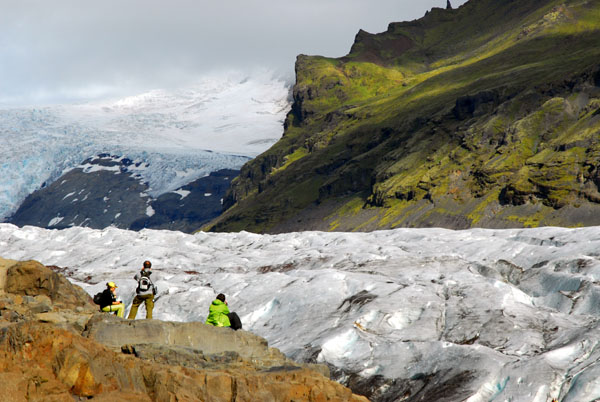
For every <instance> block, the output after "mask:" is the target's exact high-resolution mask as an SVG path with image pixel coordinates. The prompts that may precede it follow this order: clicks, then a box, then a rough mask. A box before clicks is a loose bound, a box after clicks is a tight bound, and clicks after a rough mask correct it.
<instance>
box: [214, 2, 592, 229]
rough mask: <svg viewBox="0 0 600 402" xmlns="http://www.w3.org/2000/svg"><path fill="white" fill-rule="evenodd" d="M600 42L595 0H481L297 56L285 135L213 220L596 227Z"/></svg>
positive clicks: (222, 224) (284, 224)
mask: <svg viewBox="0 0 600 402" xmlns="http://www.w3.org/2000/svg"><path fill="white" fill-rule="evenodd" d="M598 44H600V1H598V0H593V1H592V0H588V1H585V0H581V1H570V2H564V1H562V2H561V1H552V0H545V1H542V0H518V1H516V0H515V1H496V0H470V1H469V2H467V3H466V4H465V5H463V6H462V7H460V8H459V9H457V10H442V9H434V10H432V11H431V12H429V13H428V14H427V15H426V16H425V17H424V18H422V19H419V20H416V21H411V22H404V23H392V24H390V26H389V28H388V31H386V32H384V33H381V34H377V35H371V34H368V33H366V32H364V31H361V32H359V33H358V34H357V36H356V40H355V43H354V45H353V47H352V50H351V52H350V54H349V55H347V56H345V57H342V58H340V59H331V58H325V57H318V56H299V57H298V59H297V62H296V85H295V86H294V104H293V107H292V111H291V112H290V113H289V114H288V116H287V120H286V123H285V131H284V135H283V137H282V139H281V140H280V141H279V142H278V143H277V144H275V145H274V146H273V147H272V148H271V149H269V150H268V151H267V152H265V153H263V154H262V155H260V156H259V157H257V158H256V159H255V160H253V161H251V162H250V163H248V164H247V165H245V166H244V167H243V168H242V172H241V174H240V177H239V178H238V179H237V180H236V181H235V182H234V183H233V187H232V190H231V192H230V193H229V195H228V197H227V199H226V200H225V205H226V206H227V207H228V210H227V211H226V212H225V213H224V214H223V215H222V216H221V217H220V218H219V219H217V220H216V221H214V222H213V223H212V224H211V225H209V226H207V227H206V228H205V229H208V230H217V231H237V230H249V231H255V232H277V231H285V230H305V229H320V230H375V229H381V228H392V227H415V226H419V227H426V226H442V227H450V228H467V227H521V226H538V225H562V226H581V225H592V224H600V193H599V192H598V188H599V186H600V169H599V165H600V46H598Z"/></svg>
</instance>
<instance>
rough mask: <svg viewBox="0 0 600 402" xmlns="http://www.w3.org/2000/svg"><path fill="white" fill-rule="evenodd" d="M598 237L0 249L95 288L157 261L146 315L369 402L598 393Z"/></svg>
mask: <svg viewBox="0 0 600 402" xmlns="http://www.w3.org/2000/svg"><path fill="white" fill-rule="evenodd" d="M599 249H600V228H599V227H588V228H582V229H563V228H551V227H547V228H539V229H519V230H517V229H511V230H481V229H473V230H465V231H450V230H443V229H399V230H392V231H380V232H373V233H321V232H303V233H287V234H281V235H256V234H251V233H246V232H241V233H230V234H226V233H222V234H216V233H198V234H195V235H186V234H183V233H178V232H169V231H154V230H143V231H141V232H131V231H124V230H119V229H115V228H108V229H105V230H102V231H98V230H92V229H87V228H70V229H65V230H60V231H58V230H44V229H40V228H35V227H24V228H21V229H19V228H17V227H15V226H13V225H8V224H3V225H0V250H1V251H0V255H1V256H2V257H4V258H13V259H18V260H24V259H36V260H38V261H41V262H42V263H44V264H46V265H56V266H58V267H61V269H62V271H63V272H64V273H65V274H66V275H67V276H68V277H69V278H70V279H71V280H72V281H73V282H74V283H76V284H79V285H81V286H83V287H84V289H86V290H87V291H88V292H89V293H90V294H93V293H95V292H97V291H99V290H101V289H102V288H103V287H104V284H105V283H106V282H107V281H109V280H113V281H115V282H117V284H118V286H119V288H118V294H119V295H120V297H121V298H122V299H123V301H124V302H125V303H126V305H127V308H129V306H130V304H131V300H132V297H133V292H134V286H135V281H134V280H133V279H132V277H133V275H134V273H135V272H136V271H137V270H138V269H139V268H140V265H141V263H142V261H143V260H145V259H150V260H151V261H153V267H155V268H156V269H155V275H156V276H158V277H159V280H158V281H157V284H158V287H159V297H158V300H157V303H156V308H155V317H156V318H158V319H162V320H174V321H192V320H194V321H202V320H204V319H205V318H206V312H207V311H208V306H209V303H210V302H211V300H212V299H213V298H214V297H215V295H216V294H217V293H219V292H223V293H225V294H226V295H227V297H228V300H229V304H230V307H231V309H232V310H234V311H237V312H238V314H239V315H240V316H241V318H242V320H243V323H244V328H245V329H247V330H250V331H252V332H254V333H256V334H258V335H261V336H263V337H265V338H267V339H268V340H269V342H270V344H271V345H272V346H275V347H278V348H280V349H281V350H282V351H283V352H285V353H286V354H287V355H289V356H291V357H293V358H295V359H298V360H304V361H318V362H322V363H327V364H329V365H330V367H331V368H332V369H333V373H334V374H335V377H336V378H337V379H338V380H340V381H341V382H343V383H344V384H348V385H349V386H350V387H352V388H353V389H354V390H356V391H359V392H362V393H365V394H367V395H368V396H369V397H370V398H371V399H372V400H379V401H395V400H406V401H468V402H480V401H513V402H517V401H528V402H530V401H534V402H542V401H551V400H552V398H556V399H557V400H560V401H592V400H598V398H600V380H599V379H598V378H599V377H600V364H598V362H599V361H600V347H599V345H600V320H599V316H600V310H599V309H598V301H599V300H600V290H599V289H598V283H599V280H600V253H599V252H598V250H599Z"/></svg>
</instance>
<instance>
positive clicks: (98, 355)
mask: <svg viewBox="0 0 600 402" xmlns="http://www.w3.org/2000/svg"><path fill="white" fill-rule="evenodd" d="M328 375H329V372H328V369H327V367H325V366H322V365H305V364H298V363H296V362H294V361H292V360H290V359H288V358H287V357H286V356H285V355H283V354H282V353H281V352H280V351H279V350H278V349H275V348H270V347H269V346H268V344H267V341H266V340H265V339H264V338H261V337H259V336H256V335H254V334H252V333H250V332H247V331H232V330H230V329H228V328H215V327H212V326H209V325H205V324H203V323H199V322H190V323H179V322H163V321H159V320H134V321H127V320H123V319H120V318H117V317H115V316H114V315H112V314H106V313H100V312H98V308H97V306H96V305H94V304H93V302H92V300H91V298H90V296H89V295H88V294H87V293H86V292H85V291H84V290H83V289H81V288H79V287H77V286H75V285H73V284H71V283H70V282H69V281H68V280H67V279H66V278H65V277H64V276H63V275H61V274H59V273H57V272H55V271H53V270H52V269H50V268H48V267H46V266H44V265H42V264H40V263H38V262H36V261H24V262H19V261H13V260H5V259H2V258H0V381H1V382H2V384H3V386H4V392H3V398H2V400H3V401H5V402H12V401H15V402H16V401H45V402H47V401H65V402H67V401H69V402H72V401H83V400H90V399H91V400H94V401H111V402H112V401H169V402H171V401H211V402H212V401H215V402H219V401H237V402H239V401H265V402H266V401H282V402H283V401H286V402H289V401H315V402H320V401H340V402H341V401H355V402H358V401H367V399H366V398H365V397H362V396H358V395H355V394H353V393H352V392H351V391H350V390H349V389H348V388H346V387H344V386H342V385H341V384H339V383H336V382H334V381H331V380H330V379H329V378H328Z"/></svg>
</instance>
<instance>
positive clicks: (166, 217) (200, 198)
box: [129, 169, 239, 233]
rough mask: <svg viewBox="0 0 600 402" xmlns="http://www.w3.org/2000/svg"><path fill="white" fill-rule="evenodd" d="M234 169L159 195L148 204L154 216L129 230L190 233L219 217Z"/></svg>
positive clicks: (138, 222) (137, 222) (134, 223)
mask: <svg viewBox="0 0 600 402" xmlns="http://www.w3.org/2000/svg"><path fill="white" fill-rule="evenodd" d="M238 174H239V171H238V170H232V169H222V170H219V171H217V172H212V173H211V174H210V175H209V176H206V177H202V178H200V179H198V180H195V181H193V182H191V183H190V184H187V185H185V186H183V187H181V188H180V189H178V190H177V192H171V193H166V194H162V195H161V196H159V197H158V198H156V199H155V200H153V201H152V202H151V203H150V205H151V207H152V209H153V210H154V215H152V216H150V217H148V216H145V217H142V218H139V219H137V220H136V221H134V222H133V223H132V224H131V225H130V226H129V228H130V229H131V230H140V229H143V228H152V229H170V230H179V231H182V232H186V233H191V232H193V231H194V230H197V229H198V228H199V227H200V226H201V225H202V224H203V223H206V222H208V221H210V220H211V219H213V218H215V217H217V216H219V215H220V214H221V212H222V210H223V207H222V200H223V197H224V196H225V193H226V191H227V190H228V189H229V185H230V183H231V180H232V179H234V178H235V177H236V176H237V175H238Z"/></svg>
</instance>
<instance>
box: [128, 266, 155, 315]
mask: <svg viewBox="0 0 600 402" xmlns="http://www.w3.org/2000/svg"><path fill="white" fill-rule="evenodd" d="M150 275H152V263H151V262H150V261H144V265H143V267H142V270H141V271H140V272H139V273H137V274H135V276H134V277H133V279H135V280H136V281H137V283H138V285H137V288H136V289H135V297H134V298H133V303H132V305H131V310H130V311H129V316H127V319H128V320H133V319H135V316H136V315H137V311H138V307H139V306H140V304H142V303H144V305H145V306H146V319H147V320H150V319H152V310H153V309H154V295H156V291H157V288H156V286H155V285H154V283H153V282H152V279H150Z"/></svg>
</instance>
